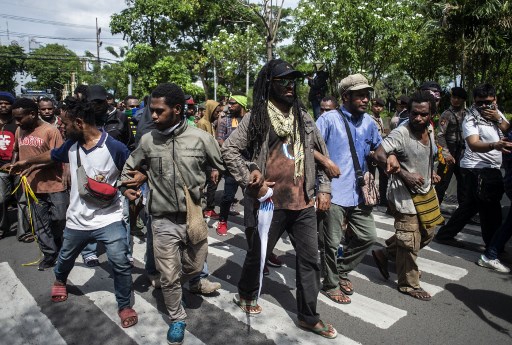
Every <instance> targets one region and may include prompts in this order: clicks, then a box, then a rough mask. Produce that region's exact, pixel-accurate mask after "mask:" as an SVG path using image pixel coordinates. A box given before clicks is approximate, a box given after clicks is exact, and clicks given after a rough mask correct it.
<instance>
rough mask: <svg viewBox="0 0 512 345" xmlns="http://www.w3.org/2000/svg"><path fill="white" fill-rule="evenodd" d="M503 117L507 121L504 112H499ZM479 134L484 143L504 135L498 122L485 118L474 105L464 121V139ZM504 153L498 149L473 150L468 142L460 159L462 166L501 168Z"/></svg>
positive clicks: (469, 167) (496, 139)
mask: <svg viewBox="0 0 512 345" xmlns="http://www.w3.org/2000/svg"><path fill="white" fill-rule="evenodd" d="M499 114H500V116H501V117H502V118H503V121H507V119H505V117H504V116H503V114H502V113H499ZM475 134H476V135H478V136H479V137H480V140H481V141H482V142H484V143H494V142H496V141H499V140H500V136H503V135H502V133H501V130H500V129H499V127H498V124H497V123H495V122H493V121H489V120H486V119H484V118H483V117H482V116H481V115H480V113H479V112H478V110H476V109H475V108H474V107H472V108H470V109H469V111H468V112H467V114H466V116H465V117H464V121H462V135H463V137H464V139H467V138H468V137H469V136H470V135H475ZM501 162H502V154H501V152H500V151H498V150H492V151H489V152H485V153H481V152H473V151H471V148H470V147H469V145H467V143H466V149H465V150H464V156H463V157H462V159H461V161H460V166H461V168H468V169H471V168H478V169H482V168H494V169H499V168H500V167H501Z"/></svg>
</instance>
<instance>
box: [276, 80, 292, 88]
mask: <svg viewBox="0 0 512 345" xmlns="http://www.w3.org/2000/svg"><path fill="white" fill-rule="evenodd" d="M273 81H274V83H277V84H278V85H281V86H283V87H290V86H291V87H293V86H295V80H294V79H273Z"/></svg>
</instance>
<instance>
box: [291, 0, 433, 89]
mask: <svg viewBox="0 0 512 345" xmlns="http://www.w3.org/2000/svg"><path fill="white" fill-rule="evenodd" d="M295 18H296V21H295V25H296V31H295V40H294V43H295V44H296V45H297V46H299V47H302V49H303V51H304V53H305V54H306V56H307V57H308V58H310V59H311V60H314V61H322V62H325V63H326V64H327V66H328V69H329V71H330V73H331V76H332V79H333V80H332V85H333V86H334V85H335V84H336V82H337V81H338V80H339V79H341V78H343V77H344V76H346V75H348V74H351V73H356V72H362V73H364V74H366V75H367V76H368V77H369V80H370V82H371V83H375V82H376V80H378V79H380V78H381V77H382V76H383V75H385V74H386V73H387V71H388V70H389V69H390V68H391V67H392V66H393V65H394V64H396V63H397V61H399V60H400V58H401V55H402V54H403V50H404V48H405V47H404V46H405V44H406V42H408V37H409V36H410V35H411V34H413V33H414V32H417V31H418V30H419V28H420V27H421V25H422V23H423V22H424V19H423V18H422V15H421V14H416V13H415V11H414V8H413V6H412V2H411V1H397V2H391V1H386V0H374V1H365V2H358V1H357V2H356V1H351V0H338V1H336V2H334V1H331V2H326V1H322V0H308V1H305V0H301V1H300V3H299V6H298V8H297V9H296V11H295Z"/></svg>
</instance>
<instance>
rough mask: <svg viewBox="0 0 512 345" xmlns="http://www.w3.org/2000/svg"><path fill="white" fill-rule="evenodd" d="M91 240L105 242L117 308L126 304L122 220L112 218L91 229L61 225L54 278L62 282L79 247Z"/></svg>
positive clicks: (127, 267) (128, 277)
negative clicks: (78, 228)
mask: <svg viewBox="0 0 512 345" xmlns="http://www.w3.org/2000/svg"><path fill="white" fill-rule="evenodd" d="M92 241H97V242H101V243H103V244H104V246H105V249H106V252H107V258H108V262H109V264H110V267H111V268H112V273H113V276H114V290H115V295H116V300H117V306H118V309H119V310H121V309H124V308H127V307H129V306H130V297H131V293H132V266H131V264H130V261H129V260H128V253H129V252H128V244H127V243H126V228H125V226H124V225H123V223H122V222H115V223H112V224H109V225H107V226H105V227H103V228H100V229H96V230H92V231H84V230H72V229H69V228H65V229H64V240H63V243H62V248H61V250H60V253H59V258H58V260H57V265H56V266H55V268H54V272H55V278H56V279H57V280H58V281H60V282H63V283H65V282H66V281H67V279H68V275H69V273H70V272H71V270H72V269H73V266H74V265H75V260H76V258H77V257H78V255H80V251H81V250H82V249H84V247H85V246H86V244H87V243H90V242H92Z"/></svg>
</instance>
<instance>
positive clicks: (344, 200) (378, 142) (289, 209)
mask: <svg viewBox="0 0 512 345" xmlns="http://www.w3.org/2000/svg"><path fill="white" fill-rule="evenodd" d="M328 78H329V75H328V73H327V72H326V71H325V70H322V69H321V68H320V69H318V70H316V72H315V75H314V76H312V77H308V78H307V79H308V83H309V86H310V94H309V101H310V102H311V107H312V109H313V114H312V115H310V114H308V111H307V109H306V107H305V106H304V103H302V102H301V100H300V99H299V98H298V93H297V87H298V86H299V84H302V82H303V81H304V80H305V76H304V75H303V74H302V73H301V72H299V71H297V70H296V69H295V68H294V67H293V66H291V65H290V64H289V63H287V62H286V61H283V60H280V59H274V60H271V61H269V62H268V63H266V64H265V65H264V66H263V67H262V68H261V70H260V71H259V73H258V75H257V78H256V80H255V83H254V87H253V90H254V91H253V97H252V100H253V103H254V104H252V105H249V104H248V100H247V97H246V96H245V95H242V94H232V95H229V96H226V97H222V99H221V101H220V102H217V101H215V100H207V101H206V102H205V103H201V104H196V102H195V101H194V99H193V98H192V97H191V96H189V95H186V94H185V93H184V92H183V90H182V89H181V88H180V86H178V85H176V84H174V83H172V82H169V83H163V84H160V85H158V86H157V87H156V88H154V89H153V90H152V92H151V94H149V95H148V96H146V97H145V98H144V99H143V100H139V99H138V98H137V97H134V96H131V95H129V96H127V97H126V98H125V99H124V100H122V101H119V102H118V103H116V102H115V100H114V97H113V96H112V95H111V94H109V93H108V92H107V90H106V89H105V88H104V87H103V86H101V85H90V86H86V85H80V86H78V87H77V88H76V89H75V93H74V96H68V97H66V98H65V99H64V100H62V101H60V102H56V101H55V100H53V99H49V98H40V99H35V100H34V99H28V98H18V99H16V98H15V97H14V96H13V95H12V94H10V93H9V92H5V91H1V92H0V125H1V135H0V163H1V171H0V207H1V210H0V236H1V237H3V236H5V235H7V234H8V232H9V231H10V229H11V228H13V227H11V223H17V226H16V238H17V239H18V240H19V241H21V242H26V243H31V242H34V241H35V242H36V243H37V245H38V247H39V249H40V251H41V253H42V254H43V257H42V259H41V260H40V262H39V263H38V269H39V270H41V271H44V270H46V269H50V268H53V271H54V273H55V280H54V281H53V283H50V282H49V283H48V284H49V285H51V291H50V297H51V300H52V301H53V302H64V301H66V300H67V298H68V290H67V289H68V288H67V279H68V276H69V274H70V272H71V270H72V269H73V266H74V264H75V262H76V260H77V258H78V257H79V256H80V255H81V256H82V259H83V262H84V264H85V265H87V266H89V267H94V266H98V265H100V259H99V257H98V249H97V245H98V243H99V244H100V245H102V246H104V248H105V252H106V256H107V258H108V262H109V264H110V266H111V268H112V275H113V282H114V289H115V297H116V301H117V307H118V315H119V318H120V322H121V326H122V327H125V328H126V327H131V326H134V325H135V324H136V323H137V322H138V315H137V312H136V311H135V310H134V309H133V308H132V307H133V306H132V305H131V302H130V299H131V295H132V293H133V288H132V268H133V267H134V260H133V258H132V255H131V247H132V246H131V241H132V238H133V235H134V234H135V235H140V232H141V229H144V228H145V229H146V233H145V236H146V244H147V247H146V261H145V271H146V274H147V277H148V279H149V280H150V281H151V284H152V285H153V287H154V288H155V289H160V290H161V293H162V295H163V298H164V301H165V306H166V309H167V312H168V314H169V317H170V320H171V322H170V325H169V329H168V330H167V335H166V337H167V341H168V343H169V344H181V343H182V342H183V341H184V336H185V328H186V321H185V320H186V317H187V314H186V310H185V306H184V303H183V287H186V288H187V289H188V290H189V291H190V292H192V293H196V294H204V295H208V294H211V293H213V292H215V291H216V290H218V289H220V287H221V284H220V283H218V282H216V281H213V279H212V280H209V279H208V275H209V271H208V265H207V256H208V226H207V223H206V221H207V220H208V219H216V220H218V222H217V223H216V226H215V230H216V233H217V235H219V236H226V235H227V234H228V232H229V231H230V224H232V223H230V222H228V221H229V217H230V216H231V217H232V216H234V215H238V214H240V208H241V207H242V206H241V205H240V204H242V205H243V218H244V226H245V237H246V240H247V248H248V250H247V254H246V257H245V261H244V263H243V266H242V271H241V274H240V280H239V282H238V293H237V294H235V295H234V296H233V302H234V303H235V304H236V305H237V306H239V307H240V309H241V310H242V311H243V312H245V313H247V314H249V315H254V314H260V313H262V312H264V310H263V309H262V307H261V306H260V305H259V304H258V298H259V295H260V291H261V286H262V284H263V282H264V281H265V280H264V279H263V277H264V276H265V275H267V274H268V272H269V268H268V267H269V266H270V267H275V268H278V267H280V266H281V265H282V262H281V260H280V259H279V257H278V256H277V255H275V254H274V253H273V251H274V247H275V245H276V243H277V241H278V239H279V238H280V237H282V236H283V235H284V232H285V231H286V233H287V235H288V236H289V238H290V241H291V243H292V244H293V247H294V249H295V253H296V265H295V269H296V270H297V282H296V285H297V294H296V299H297V311H296V312H297V317H298V326H299V327H301V328H303V329H305V330H307V331H311V332H313V333H316V334H318V335H320V336H323V337H326V338H335V337H336V336H337V331H336V329H335V328H334V327H333V326H332V325H331V324H330V323H328V322H327V321H324V320H322V319H321V318H320V315H319V314H318V312H317V301H318V294H319V293H322V294H323V295H325V296H326V297H327V298H329V299H330V300H332V301H334V302H336V303H339V304H348V303H351V295H352V294H353V293H354V291H355V290H356V289H357V286H354V284H353V283H352V281H351V280H350V278H349V273H350V272H351V271H353V270H354V269H355V268H356V267H357V266H358V265H359V264H360V263H361V261H362V260H363V258H364V257H365V255H366V254H367V253H368V252H369V251H371V253H372V255H373V258H374V260H375V265H376V266H377V268H378V269H379V271H380V273H381V274H382V276H383V278H384V279H388V278H389V277H390V274H389V264H390V263H389V261H391V262H392V263H393V264H394V265H395V267H396V269H395V270H396V273H397V277H398V283H397V290H398V291H399V292H400V293H402V294H404V295H406V296H410V297H413V298H416V299H419V300H423V301H429V300H431V298H432V296H431V295H430V293H429V292H428V291H425V290H424V289H423V288H422V287H421V284H420V278H421V271H420V270H419V269H418V265H417V263H416V261H417V257H418V255H419V252H420V249H422V248H423V247H425V246H427V245H428V244H429V243H430V242H431V241H432V240H434V241H437V242H439V243H441V244H444V245H449V246H457V247H463V246H464V243H463V242H461V241H459V240H458V239H457V238H456V235H457V234H458V233H459V232H461V231H462V230H463V228H464V227H465V225H466V224H467V223H469V222H470V221H471V220H472V218H474V217H475V216H476V215H479V222H480V225H481V230H482V239H483V242H484V244H485V252H483V253H481V255H480V256H479V257H478V258H475V259H476V261H477V263H478V265H480V266H483V267H487V268H490V269H492V270H496V271H498V272H505V273H508V272H509V271H510V269H509V268H508V267H506V266H505V265H503V264H502V263H501V262H500V260H499V256H500V255H501V254H502V252H503V251H504V247H505V244H506V243H507V241H508V240H509V239H510V237H511V235H512V215H511V213H510V212H509V214H508V216H507V218H506V219H505V220H504V222H503V220H502V207H501V199H502V197H503V194H504V193H507V196H508V197H509V198H512V155H511V154H510V151H511V150H512V141H511V139H512V135H511V133H512V131H511V130H510V129H511V127H510V124H509V122H508V121H507V119H506V118H505V116H504V115H503V114H502V113H501V112H500V110H499V106H498V104H499V103H498V99H497V97H496V89H495V88H494V87H493V85H491V84H482V85H478V86H476V87H475V88H474V90H470V92H472V104H467V103H466V102H467V100H468V90H465V89H464V88H461V87H453V88H451V90H450V106H449V108H448V109H445V110H444V111H441V109H440V108H439V103H440V99H441V93H442V88H441V87H440V85H439V84H438V83H436V82H434V81H426V82H424V83H422V84H421V85H420V86H419V87H418V89H417V91H415V92H414V93H412V94H409V95H402V96H400V97H399V98H398V99H397V100H396V103H397V109H396V113H395V115H394V116H393V118H392V119H391V121H390V123H389V125H388V123H387V122H385V121H383V118H381V114H382V112H383V109H384V108H385V106H386V103H385V102H384V101H383V100H382V99H380V98H378V97H374V89H373V87H372V85H370V84H369V83H368V80H367V79H366V78H365V77H364V76H363V75H361V74H353V75H349V76H346V77H345V78H342V79H341V82H339V84H338V86H337V94H336V95H331V96H327V95H326V90H327V80H328ZM502 170H504V172H505V174H504V176H503V172H502ZM453 175H455V178H456V183H457V188H456V190H457V191H456V198H457V202H458V207H457V209H456V210H455V212H454V213H453V214H452V215H451V217H450V218H449V220H448V221H446V220H445V219H444V217H443V214H442V213H441V209H440V203H441V202H442V201H443V198H444V197H445V194H446V191H447V189H448V185H449V184H450V181H451V179H452V177H453ZM221 179H223V180H224V184H223V190H222V198H221V199H220V203H217V202H216V198H215V195H216V192H217V187H218V185H219V181H220V180H221ZM239 188H241V190H242V192H243V198H242V199H241V200H237V199H236V195H237V191H238V189H239ZM239 202H240V204H239ZM378 206H380V207H383V208H385V211H386V212H387V213H388V214H390V215H391V216H392V217H394V227H395V234H394V235H393V236H391V237H390V238H388V239H387V240H386V241H385V246H384V247H379V246H374V245H375V244H376V242H377V230H376V226H375V222H374V218H373V213H372V212H373V209H374V208H375V207H378ZM216 208H217V210H218V212H217V211H216ZM13 213H16V217H13V216H12V214H13ZM13 218H16V219H13ZM439 226H440V227H439ZM372 248H373V249H372Z"/></svg>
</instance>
